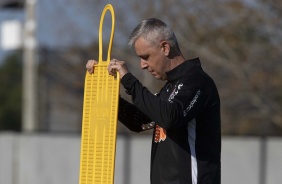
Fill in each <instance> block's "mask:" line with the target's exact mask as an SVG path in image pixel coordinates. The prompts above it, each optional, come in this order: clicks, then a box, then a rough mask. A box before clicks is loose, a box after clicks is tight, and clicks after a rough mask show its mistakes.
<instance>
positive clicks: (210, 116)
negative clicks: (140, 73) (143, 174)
mask: <svg viewBox="0 0 282 184" xmlns="http://www.w3.org/2000/svg"><path fill="white" fill-rule="evenodd" d="M166 74H167V79H168V81H167V83H166V84H165V85H164V87H163V88H162V89H161V91H160V93H159V94H158V95H153V94H152V93H151V92H150V91H149V90H148V89H147V88H146V87H144V86H143V85H142V84H141V83H140V82H139V81H138V80H137V79H136V78H135V77H134V76H133V75H132V74H131V73H128V74H126V75H125V76H123V78H122V79H121V83H122V85H123V86H124V87H125V89H126V92H127V93H128V94H129V95H131V97H132V102H133V104H134V105H133V104H131V103H128V102H127V101H125V100H124V99H122V98H120V102H119V115H118V116H119V120H120V122H122V123H123V124H124V125H125V126H127V127H128V128H129V129H130V130H132V131H135V132H140V131H143V130H146V129H148V128H150V127H152V128H154V134H153V139H152V150H151V151H152V152H151V183H152V184H219V183H220V175H221V163H220V157H221V156H220V153H221V130H220V99H219V95H218V91H217V88H216V86H215V84H214V82H213V80H212V79H211V77H209V76H208V75H207V74H206V73H205V72H204V71H203V70H202V68H201V64H200V60H199V59H198V58H196V59H191V60H187V61H185V62H184V63H182V64H181V65H179V66H177V67H176V68H174V69H173V70H171V71H169V72H167V73H166Z"/></svg>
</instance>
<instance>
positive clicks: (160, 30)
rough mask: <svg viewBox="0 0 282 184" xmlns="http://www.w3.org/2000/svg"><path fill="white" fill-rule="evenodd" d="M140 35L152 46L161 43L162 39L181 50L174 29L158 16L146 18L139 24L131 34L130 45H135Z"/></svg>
mask: <svg viewBox="0 0 282 184" xmlns="http://www.w3.org/2000/svg"><path fill="white" fill-rule="evenodd" d="M139 37H142V38H144V39H145V40H146V41H148V42H149V44H150V45H152V46H154V45H157V44H159V43H160V42H161V41H167V42H168V43H169V45H170V46H171V47H174V48H176V49H177V50H179V47H178V43H177V39H176V37H175V35H174V32H173V30H172V29H171V28H170V27H169V26H167V25H166V24H165V23H164V22H162V21H161V20H159V19H156V18H150V19H146V20H143V21H142V22H141V23H140V24H138V25H137V26H136V27H135V29H134V30H133V31H132V33H131V34H130V36H129V41H128V45H129V46H130V47H131V46H134V44H135V42H136V40H137V39H138V38H139Z"/></svg>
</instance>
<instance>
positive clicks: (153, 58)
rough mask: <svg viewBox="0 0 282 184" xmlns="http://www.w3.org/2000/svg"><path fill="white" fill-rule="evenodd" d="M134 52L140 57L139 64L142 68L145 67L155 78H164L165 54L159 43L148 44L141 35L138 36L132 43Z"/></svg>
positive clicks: (165, 68) (165, 67)
mask: <svg viewBox="0 0 282 184" xmlns="http://www.w3.org/2000/svg"><path fill="white" fill-rule="evenodd" d="M134 47H135V52H136V54H137V56H139V57H140V66H141V68H142V69H143V70H145V69H147V70H148V72H150V73H151V74H152V75H153V76H154V77H155V78H157V79H160V80H166V74H165V72H166V70H167V64H168V63H169V62H168V61H167V55H166V54H165V52H164V48H163V47H162V45H161V43H160V44H159V45H153V46H152V45H150V44H149V43H148V41H146V40H145V39H143V38H142V37H140V38H138V39H137V40H136V42H135V44H134Z"/></svg>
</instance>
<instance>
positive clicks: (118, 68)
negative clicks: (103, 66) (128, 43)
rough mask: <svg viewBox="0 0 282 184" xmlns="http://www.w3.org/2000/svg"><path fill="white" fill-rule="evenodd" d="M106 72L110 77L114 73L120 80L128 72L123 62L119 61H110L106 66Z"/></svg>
mask: <svg viewBox="0 0 282 184" xmlns="http://www.w3.org/2000/svg"><path fill="white" fill-rule="evenodd" d="M108 72H109V74H110V75H113V76H115V75H116V72H118V73H119V76H120V78H122V77H123V76H124V75H125V74H127V73H128V72H129V71H128V69H127V67H126V65H125V62H124V61H119V60H117V59H112V60H111V61H110V64H109V65H108Z"/></svg>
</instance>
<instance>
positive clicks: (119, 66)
mask: <svg viewBox="0 0 282 184" xmlns="http://www.w3.org/2000/svg"><path fill="white" fill-rule="evenodd" d="M96 64H98V61H96V60H88V62H87V64H86V69H87V71H88V72H89V73H90V74H93V73H94V65H96ZM108 72H109V74H110V75H112V76H115V75H116V72H119V76H120V78H122V77H123V76H124V75H125V74H127V73H128V72H129V71H128V69H127V67H126V65H125V62H124V61H119V60H117V59H112V60H111V61H110V63H109V65H108Z"/></svg>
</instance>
